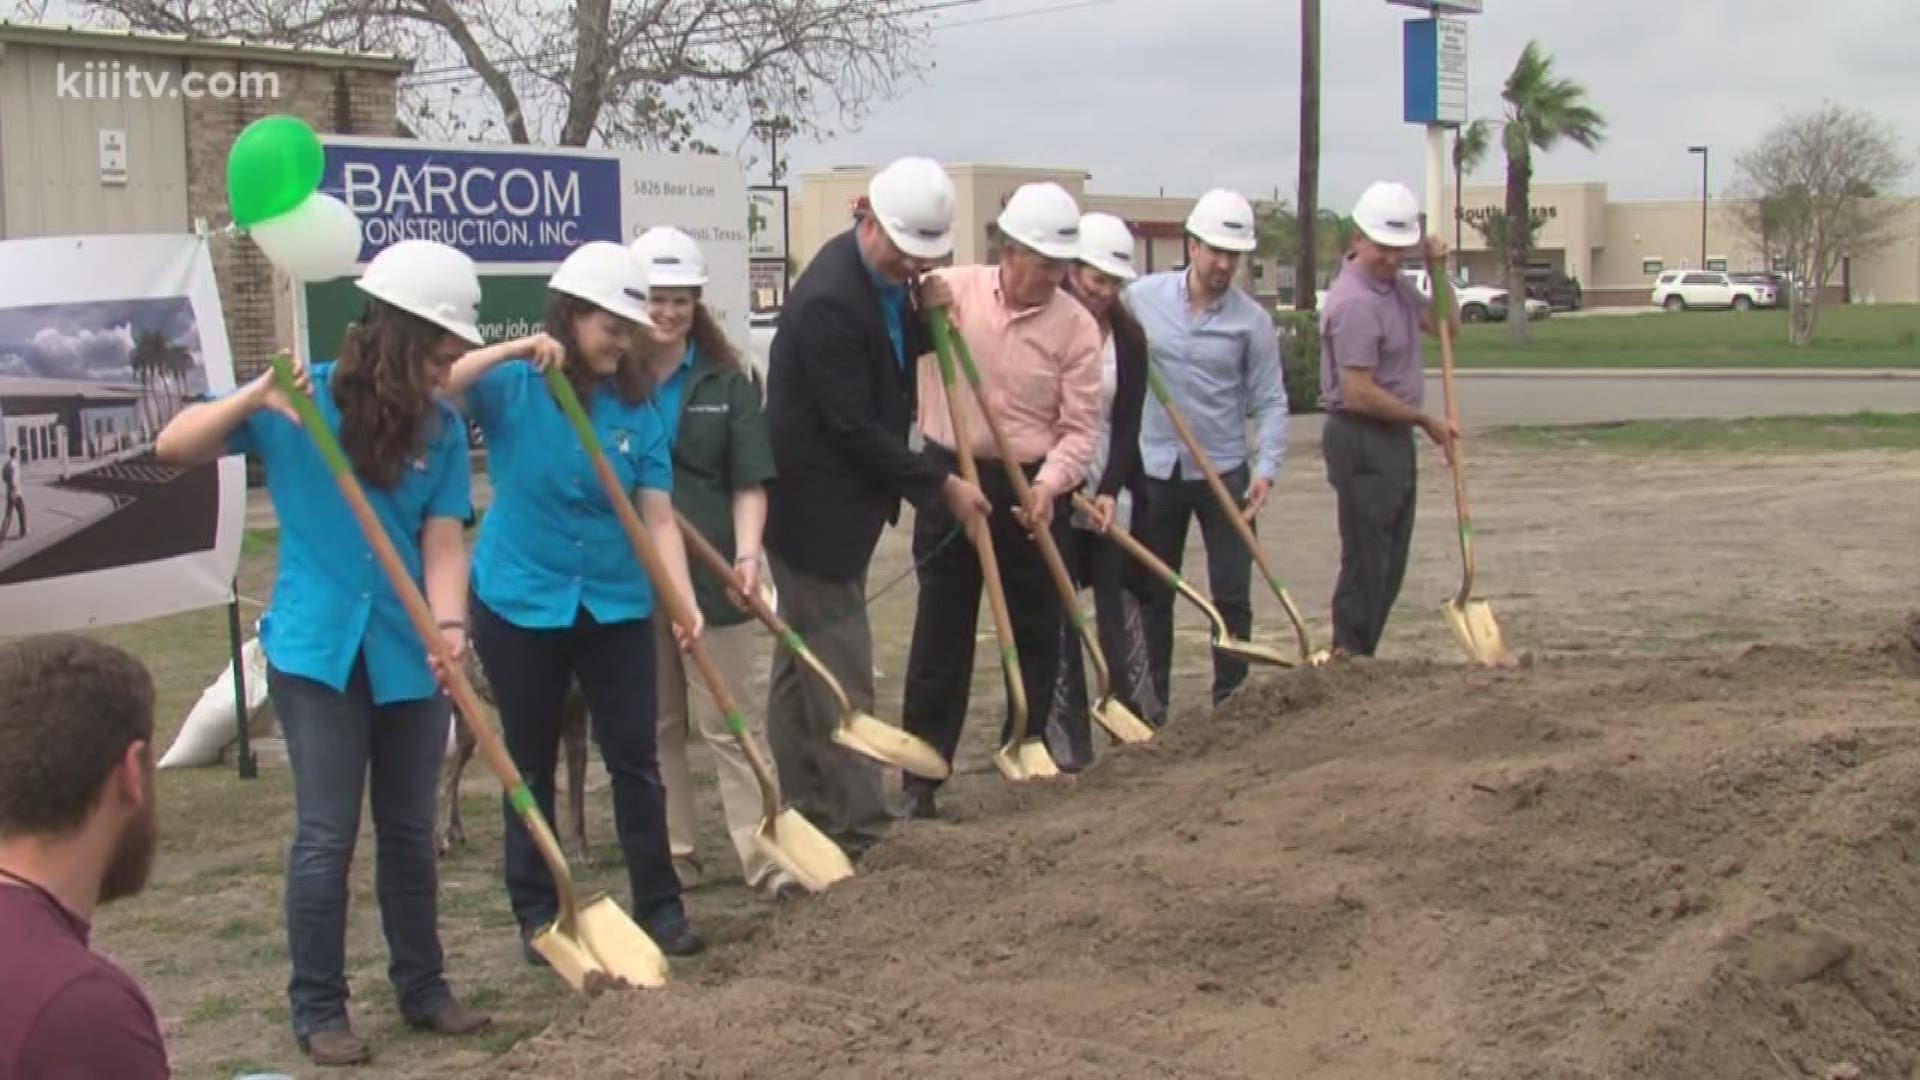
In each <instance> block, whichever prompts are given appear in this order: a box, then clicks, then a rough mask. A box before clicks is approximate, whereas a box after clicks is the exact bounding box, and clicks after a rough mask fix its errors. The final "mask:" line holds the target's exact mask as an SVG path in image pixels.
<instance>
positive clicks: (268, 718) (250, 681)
mask: <svg viewBox="0 0 1920 1080" xmlns="http://www.w3.org/2000/svg"><path fill="white" fill-rule="evenodd" d="M240 658H241V660H242V661H244V662H245V664H246V676H247V732H248V734H250V735H264V734H265V733H266V732H268V731H270V730H272V728H273V707H272V705H271V704H270V703H269V702H268V701H267V653H266V650H264V649H262V648H261V647H260V639H259V638H250V639H248V641H247V642H246V644H244V645H242V646H241V647H240ZM235 731H236V729H235V727H234V717H233V662H232V661H228V662H227V666H226V667H225V668H223V669H221V671H220V675H219V677H217V678H215V679H214V680H213V681H212V682H210V683H208V684H207V688H206V689H205V690H203V691H201V692H200V700H199V701H196V702H194V705H193V708H192V709H191V710H189V711H188V713H187V719H186V721H185V722H184V723H182V724H181V725H180V733H179V734H178V735H175V736H174V738H173V745H172V746H169V747H167V752H166V755H165V756H163V757H162V758H161V759H160V764H159V766H158V767H159V768H162V769H190V768H194V767H197V766H203V765H217V764H219V762H220V755H221V753H222V752H224V751H225V750H226V748H227V747H228V746H231V745H232V744H233V741H234V738H235Z"/></svg>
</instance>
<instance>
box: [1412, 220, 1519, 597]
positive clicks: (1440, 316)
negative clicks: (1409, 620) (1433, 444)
mask: <svg viewBox="0 0 1920 1080" xmlns="http://www.w3.org/2000/svg"><path fill="white" fill-rule="evenodd" d="M1420 239H1421V241H1422V243H1421V245H1420V246H1421V248H1422V249H1423V250H1424V249H1425V247H1426V243H1425V240H1426V218H1425V216H1424V215H1423V216H1422V217H1421V226H1420ZM1427 281H1429V282H1430V283H1432V285H1433V321H1434V325H1435V326H1436V327H1437V328H1438V329H1439V331H1440V394H1441V398H1442V400H1443V401H1444V403H1445V407H1446V413H1447V427H1448V428H1450V429H1451V430H1453V431H1456V432H1457V431H1459V430H1460V411H1459V406H1458V404H1457V403H1456V401H1455V398H1454V395H1453V319H1452V317H1451V316H1452V311H1453V299H1452V294H1451V293H1450V292H1449V291H1448V290H1450V289H1451V288H1452V287H1453V286H1452V283H1451V282H1449V281H1448V280H1447V272H1446V267H1444V266H1439V267H1436V266H1434V265H1432V264H1431V263H1429V264H1427ZM1514 317H1515V315H1514V312H1513V298H1512V297H1511V296H1509V297H1508V298H1507V318H1509V319H1511V318H1514ZM1519 317H1520V318H1523V319H1524V318H1526V300H1525V299H1524V298H1523V299H1522V300H1521V302H1520V313H1519ZM1462 441H1463V440H1461V439H1460V438H1459V437H1458V436H1456V437H1455V438H1454V440H1453V447H1452V448H1451V450H1450V451H1449V452H1448V454H1447V467H1448V469H1449V470H1450V471H1451V472H1452V473H1453V509H1454V513H1455V514H1457V515H1458V517H1459V522H1460V563H1461V566H1462V573H1461V578H1460V592H1459V594H1458V595H1457V596H1455V597H1454V602H1455V603H1456V604H1464V603H1466V602H1467V599H1468V598H1469V597H1471V596H1472V595H1473V516H1472V514H1470V513H1469V512H1468V510H1467V463H1466V461H1465V459H1464V456H1463V455H1462V453H1461V442H1462Z"/></svg>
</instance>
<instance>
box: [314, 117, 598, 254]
mask: <svg viewBox="0 0 1920 1080" xmlns="http://www.w3.org/2000/svg"><path fill="white" fill-rule="evenodd" d="M325 141H326V155H327V156H326V171H325V172H324V173H323V174H322V177H321V181H320V187H321V189H322V190H323V191H327V192H330V193H332V194H335V195H337V196H338V197H339V198H340V199H341V200H343V201H344V202H345V203H346V204H347V206H348V207H350V208H352V210H353V212H354V214H356V215H357V216H358V217H359V218H360V226H361V233H362V236H363V240H362V243H361V248H360V259H361V261H362V262H364V261H366V260H368V259H371V258H373V256H375V255H377V254H379V252H380V251H381V250H383V249H385V248H387V247H388V246H390V245H392V244H394V243H397V242H399V241H401V240H437V241H439V242H441V243H443V244H448V245H450V246H452V247H456V248H459V249H460V250H461V251H464V252H466V253H467V255H468V256H470V257H471V258H472V259H473V260H474V261H475V262H477V263H480V264H482V265H487V264H495V265H497V264H552V263H557V262H559V261H560V260H562V259H564V258H566V257H567V255H568V254H569V253H570V252H572V251H573V249H574V248H576V247H579V246H580V245H581V244H584V243H586V242H587V241H589V240H612V241H614V242H615V243H621V242H624V241H625V239H626V237H625V235H624V234H623V232H622V229H621V218H620V212H621V190H620V161H619V159H618V158H617V157H613V156H601V155H597V154H593V153H579V152H562V153H547V152H540V151H531V152H529V151H524V150H520V151H498V150H485V149H474V150H458V149H448V148H446V147H443V146H435V147H423V146H420V145H419V144H411V145H409V144H408V143H407V142H406V141H404V140H386V139H379V140H374V139H365V140H362V139H337V138H329V139H327V140H325Z"/></svg>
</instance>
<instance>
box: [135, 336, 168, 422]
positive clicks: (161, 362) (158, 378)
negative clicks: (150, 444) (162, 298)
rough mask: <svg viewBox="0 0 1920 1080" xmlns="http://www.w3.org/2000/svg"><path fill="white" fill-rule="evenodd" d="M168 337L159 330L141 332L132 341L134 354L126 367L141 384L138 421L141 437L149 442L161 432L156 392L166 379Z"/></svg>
mask: <svg viewBox="0 0 1920 1080" xmlns="http://www.w3.org/2000/svg"><path fill="white" fill-rule="evenodd" d="M166 364H167V336H166V335H165V334H162V333H161V332H160V331H158V330H142V331H140V333H139V334H138V335H136V336H135V337H134V339H133V351H132V352H130V353H128V354H127V366H128V367H130V368H132V369H133V374H134V376H135V377H137V378H138V379H139V380H140V390H141V394H140V420H141V423H142V424H144V425H145V426H146V429H147V430H146V431H145V432H143V434H144V435H146V436H147V437H149V438H151V437H152V436H153V434H154V433H155V432H157V431H159V430H160V425H161V423H162V422H163V421H162V420H161V419H160V417H159V408H158V405H159V402H158V399H157V396H156V393H155V391H156V388H157V387H158V385H159V384H160V383H161V382H162V381H163V380H164V379H165V378H166Z"/></svg>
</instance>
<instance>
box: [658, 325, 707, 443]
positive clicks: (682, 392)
mask: <svg viewBox="0 0 1920 1080" xmlns="http://www.w3.org/2000/svg"><path fill="white" fill-rule="evenodd" d="M697 355H699V346H697V345H695V344H694V343H693V342H691V341H689V342H687V351H686V354H685V355H683V356H681V357H680V366H679V367H676V368H674V369H673V374H671V375H669V376H667V381H666V382H663V383H661V384H660V385H659V386H656V387H654V388H653V404H654V408H656V409H658V410H659V412H660V423H661V424H662V425H664V426H665V427H666V429H667V445H668V446H672V445H673V440H675V439H677V438H679V437H680V404H681V402H682V400H683V399H684V398H685V397H686V395H687V374H688V372H691V371H692V370H693V359H694V357H695V356H697Z"/></svg>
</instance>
